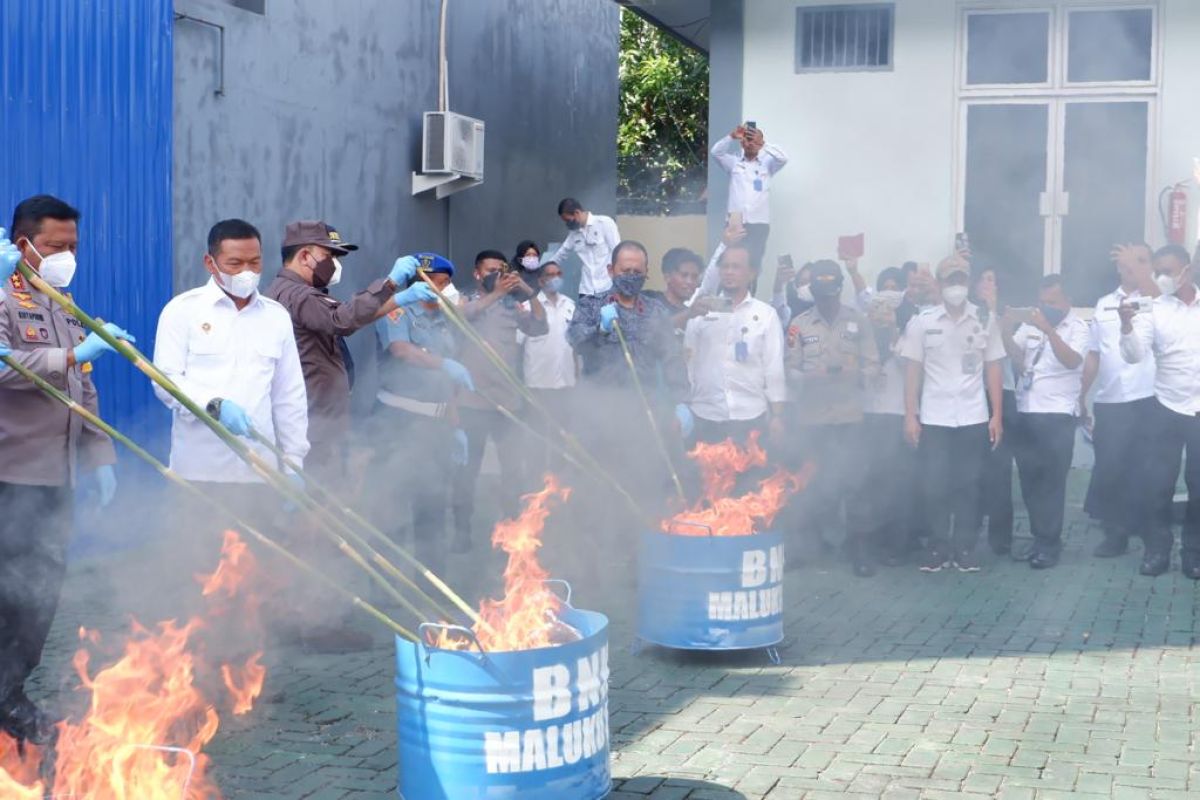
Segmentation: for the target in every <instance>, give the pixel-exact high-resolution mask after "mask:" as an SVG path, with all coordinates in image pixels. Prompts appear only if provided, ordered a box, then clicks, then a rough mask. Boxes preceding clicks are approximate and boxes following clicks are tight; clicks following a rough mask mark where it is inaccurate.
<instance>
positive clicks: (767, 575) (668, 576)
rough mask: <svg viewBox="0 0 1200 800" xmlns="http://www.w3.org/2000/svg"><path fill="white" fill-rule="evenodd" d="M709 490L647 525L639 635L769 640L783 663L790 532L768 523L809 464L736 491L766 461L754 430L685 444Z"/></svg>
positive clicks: (707, 644) (746, 644)
mask: <svg viewBox="0 0 1200 800" xmlns="http://www.w3.org/2000/svg"><path fill="white" fill-rule="evenodd" d="M688 457H689V458H691V459H692V460H693V461H695V462H696V464H697V465H698V467H699V469H700V476H701V482H702V485H703V493H702V496H701V498H700V499H699V501H698V502H697V503H696V504H695V506H694V507H692V508H690V509H688V510H687V511H684V512H682V513H680V514H677V515H676V516H674V517H672V518H670V519H667V520H664V521H663V523H662V529H661V530H658V531H646V532H644V533H643V534H642V541H641V554H640V557H639V559H638V638H639V639H640V640H641V641H643V642H649V643H651V644H657V645H662V646H664V647H673V648H678V649H683V650H748V649H756V648H765V649H766V650H767V654H768V655H769V656H770V657H771V660H772V661H774V662H776V663H778V660H779V654H778V653H777V652H776V650H775V645H776V644H778V643H779V642H781V641H783V571H784V570H783V565H784V556H783V538H782V537H781V536H780V535H779V534H778V533H776V532H772V531H770V530H767V529H769V528H770V526H771V525H772V523H773V522H774V521H775V517H776V515H777V514H778V513H779V511H780V510H781V509H782V508H783V507H784V504H785V503H786V502H787V499H788V498H789V497H790V496H791V495H792V494H793V493H795V492H797V491H799V490H800V489H802V488H803V487H804V484H805V482H806V481H807V476H808V473H809V469H808V468H807V467H806V468H805V469H804V470H802V471H801V472H799V473H792V472H789V471H788V470H786V469H783V468H778V469H776V470H775V471H774V472H773V473H772V474H770V475H769V476H768V477H766V478H763V479H762V480H760V481H759V482H758V485H757V488H755V489H753V490H750V491H747V492H745V493H743V494H740V495H736V496H735V490H736V489H737V486H738V484H739V482H744V481H740V479H741V478H742V476H743V475H744V474H745V473H746V472H748V471H749V470H751V469H753V468H756V467H759V468H761V467H765V466H766V463H767V455H766V452H765V451H764V450H763V449H762V447H760V446H759V444H758V434H756V433H755V434H751V435H750V437H749V439H748V440H747V442H746V445H745V446H741V445H738V444H736V443H735V442H733V441H732V440H726V441H724V442H720V443H716V444H711V443H700V444H697V445H696V447H695V448H694V449H693V450H692V451H691V452H690V453H689V454H688Z"/></svg>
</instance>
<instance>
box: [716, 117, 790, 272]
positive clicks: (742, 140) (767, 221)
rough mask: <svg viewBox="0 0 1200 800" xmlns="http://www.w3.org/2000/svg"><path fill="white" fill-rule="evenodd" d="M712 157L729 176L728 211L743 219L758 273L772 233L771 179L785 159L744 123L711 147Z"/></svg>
mask: <svg viewBox="0 0 1200 800" xmlns="http://www.w3.org/2000/svg"><path fill="white" fill-rule="evenodd" d="M712 157H713V158H715V159H716V160H717V163H718V164H720V165H721V169H723V170H725V171H726V172H728V173H729V205H728V211H729V213H730V214H735V213H736V214H741V215H742V225H743V226H744V227H745V229H746V241H745V244H746V246H747V247H748V248H750V265H751V266H753V267H754V268H755V269H756V270H761V269H762V259H763V253H764V252H766V249H767V236H768V235H769V234H770V232H771V178H772V177H774V175H775V173H776V172H779V170H781V169H783V167H784V165H786V164H787V161H788V160H787V156H786V155H785V154H784V152H783V150H781V149H779V148H778V147H776V146H775V145H769V144H767V141H766V138H765V137H764V136H763V132H762V129H761V128H759V127H757V126H756V125H755V124H754V123H753V122H747V123H746V124H745V125H738V126H737V127H736V128H734V129H733V133H731V134H729V135H728V136H726V137H724V138H722V139H721V140H720V141H718V142H717V143H716V144H714V145H713V147H712Z"/></svg>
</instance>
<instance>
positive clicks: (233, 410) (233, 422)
mask: <svg viewBox="0 0 1200 800" xmlns="http://www.w3.org/2000/svg"><path fill="white" fill-rule="evenodd" d="M221 424H222V425H224V426H225V427H226V428H228V429H229V432H230V433H232V434H234V435H235V436H249V435H250V417H248V416H246V410H245V409H244V408H242V407H241V406H239V405H238V404H237V403H235V402H233V401H232V400H222V401H221Z"/></svg>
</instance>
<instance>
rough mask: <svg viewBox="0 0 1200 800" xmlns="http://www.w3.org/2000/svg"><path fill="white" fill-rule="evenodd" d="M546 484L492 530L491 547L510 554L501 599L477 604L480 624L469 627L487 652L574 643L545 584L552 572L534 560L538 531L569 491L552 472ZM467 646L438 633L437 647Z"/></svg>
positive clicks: (459, 638)
mask: <svg viewBox="0 0 1200 800" xmlns="http://www.w3.org/2000/svg"><path fill="white" fill-rule="evenodd" d="M545 480H546V485H545V487H544V488H543V489H542V490H541V491H540V492H536V493H534V494H529V495H526V496H525V497H524V498H523V499H524V501H525V508H524V510H522V511H521V513H520V514H519V515H518V516H517V518H516V519H509V520H501V521H500V522H498V523H496V529H495V530H494V531H493V532H492V546H493V547H496V548H499V549H500V550H503V551H504V552H505V553H508V565H507V566H506V567H505V568H504V597H502V598H501V599H499V600H484V601H483V602H482V603H480V606H479V616H480V618H481V619H482V623H481V624H478V623H477V624H476V625H475V626H474V628H473V632H474V633H475V637H476V638H477V639H478V640H479V645H480V647H482V648H483V649H484V650H486V651H488V652H495V651H504V652H507V651H512V650H532V649H535V648H538V647H551V646H553V645H557V644H563V643H565V642H569V641H575V640H577V639H578V638H579V634H578V633H577V632H576V631H574V630H572V629H571V628H570V626H568V625H566V624H565V623H563V622H561V621H560V620H559V613H560V612H561V610H562V607H563V601H562V600H561V599H560V598H559V597H558V595H556V594H555V593H554V592H553V591H551V590H550V589H548V588H547V586H546V581H547V580H549V578H550V573H549V572H547V571H546V569H545V567H543V566H542V564H541V562H540V561H539V560H538V556H537V553H538V550H540V549H541V547H542V531H543V529H544V528H545V527H546V518H547V517H548V516H549V515H550V509H551V506H552V504H554V503H563V502H566V500H567V499H568V498H569V497H570V496H571V490H570V489H569V488H567V487H565V486H562V485H561V484H560V483H559V482H558V479H557V478H555V477H554V476H553V475H549V474H548V475H546V479H545ZM470 644H471V642H470V640H469V639H467V638H466V637H464V636H461V635H458V634H455V633H454V632H453V631H450V632H446V631H443V632H442V633H440V634H439V635H438V638H437V646H438V647H440V648H443V649H447V650H465V649H466V648H467V647H469V646H470Z"/></svg>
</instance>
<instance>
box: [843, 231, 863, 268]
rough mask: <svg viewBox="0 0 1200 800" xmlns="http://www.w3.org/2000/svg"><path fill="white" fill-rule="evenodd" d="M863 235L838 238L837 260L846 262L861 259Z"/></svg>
mask: <svg viewBox="0 0 1200 800" xmlns="http://www.w3.org/2000/svg"><path fill="white" fill-rule="evenodd" d="M865 238H866V236H865V234H862V233H859V234H856V235H854V236H839V237H838V259H839V260H841V261H846V260H847V259H851V258H862V257H863V247H864V244H865V242H864V240H865Z"/></svg>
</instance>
